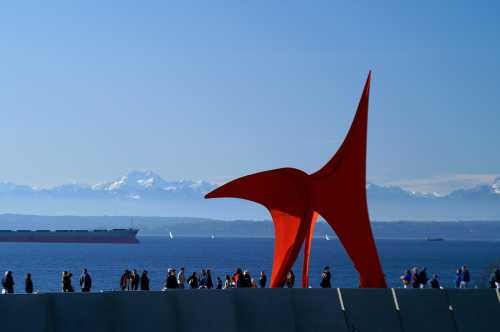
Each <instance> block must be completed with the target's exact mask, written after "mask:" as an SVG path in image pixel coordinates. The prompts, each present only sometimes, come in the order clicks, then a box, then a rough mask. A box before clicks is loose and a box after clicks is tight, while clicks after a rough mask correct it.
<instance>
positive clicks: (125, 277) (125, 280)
mask: <svg viewBox="0 0 500 332" xmlns="http://www.w3.org/2000/svg"><path fill="white" fill-rule="evenodd" d="M129 279H130V271H129V270H125V271H124V272H123V274H122V276H121V277H120V289H121V290H122V291H126V290H130V282H129Z"/></svg>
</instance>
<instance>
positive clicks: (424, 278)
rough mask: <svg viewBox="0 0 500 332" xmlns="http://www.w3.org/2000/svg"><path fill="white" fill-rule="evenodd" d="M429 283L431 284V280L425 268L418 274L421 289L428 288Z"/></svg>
mask: <svg viewBox="0 0 500 332" xmlns="http://www.w3.org/2000/svg"><path fill="white" fill-rule="evenodd" d="M427 282H429V278H428V277H427V269H426V268H425V267H424V268H423V269H422V270H421V271H420V272H419V273H418V284H419V287H420V288H425V287H426V286H427Z"/></svg>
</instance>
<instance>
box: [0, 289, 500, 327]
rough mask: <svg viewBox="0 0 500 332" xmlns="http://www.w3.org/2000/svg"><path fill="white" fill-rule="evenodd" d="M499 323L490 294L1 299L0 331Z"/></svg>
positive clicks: (239, 292)
mask: <svg viewBox="0 0 500 332" xmlns="http://www.w3.org/2000/svg"><path fill="white" fill-rule="evenodd" d="M450 305H451V307H452V309H453V310H450V309H449V308H450ZM498 317H500V301H499V300H498V296H497V292H496V291H495V290H493V289H466V290H462V289H460V290H458V289H450V290H446V291H442V290H430V289H425V290H402V289H397V290H392V289H340V290H337V289H230V290H224V291H221V290H171V291H167V292H109V293H90V294H81V293H72V294H62V293H58V294H55V293H54V294H38V295H37V294H33V295H24V294H22V295H21V294H14V295H1V296H0V331H1V332H10V331H15V332H25V331H26V332H33V331H36V332H38V331H40V332H68V331H71V332H80V331H81V332H90V331H92V332H94V331H96V332H100V331H103V332H104V331H106V332H108V331H111V332H134V331H140V332H153V331H154V332H157V331H164V330H165V331H182V332H199V331H200V330H202V331H205V332H210V331H217V332H219V331H231V332H232V331H237V332H267V331H273V332H280V331H287V332H294V331H296V332H308V331H318V332H319V331H321V332H323V331H339V332H347V331H349V332H352V331H357V332H364V331H370V332H377V331H383V332H392V331H394V332H402V331H404V332H411V331H419V332H420V331H439V332H466V331H494V330H495V329H496V328H497V327H498V326H499V325H498Z"/></svg>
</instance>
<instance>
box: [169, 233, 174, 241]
mask: <svg viewBox="0 0 500 332" xmlns="http://www.w3.org/2000/svg"><path fill="white" fill-rule="evenodd" d="M168 236H169V237H170V240H173V239H174V235H173V234H172V232H168Z"/></svg>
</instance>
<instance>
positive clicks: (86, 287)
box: [80, 268, 92, 293]
mask: <svg viewBox="0 0 500 332" xmlns="http://www.w3.org/2000/svg"><path fill="white" fill-rule="evenodd" d="M80 288H81V290H82V292H83V293H88V292H90V289H91V288H92V278H91V277H90V274H89V273H88V271H87V269H86V268H83V269H82V275H81V276H80Z"/></svg>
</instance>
